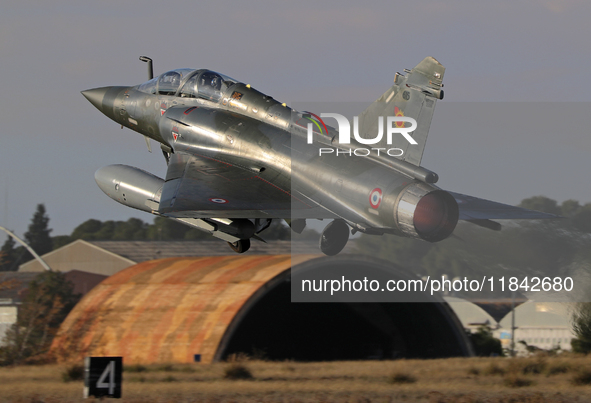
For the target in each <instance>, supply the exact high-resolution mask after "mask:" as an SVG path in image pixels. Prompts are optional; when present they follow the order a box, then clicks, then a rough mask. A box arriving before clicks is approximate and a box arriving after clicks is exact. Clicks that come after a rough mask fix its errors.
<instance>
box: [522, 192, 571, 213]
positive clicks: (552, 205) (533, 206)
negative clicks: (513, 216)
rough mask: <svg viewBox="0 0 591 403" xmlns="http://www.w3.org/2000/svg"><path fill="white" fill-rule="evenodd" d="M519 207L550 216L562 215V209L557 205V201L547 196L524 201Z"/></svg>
mask: <svg viewBox="0 0 591 403" xmlns="http://www.w3.org/2000/svg"><path fill="white" fill-rule="evenodd" d="M519 207H523V208H527V209H530V210H536V211H542V212H544V213H550V214H557V215H558V214H560V213H561V211H560V207H558V205H557V204H556V200H552V199H550V198H549V197H546V196H534V197H530V198H528V199H523V200H522V201H521V203H520V204H519Z"/></svg>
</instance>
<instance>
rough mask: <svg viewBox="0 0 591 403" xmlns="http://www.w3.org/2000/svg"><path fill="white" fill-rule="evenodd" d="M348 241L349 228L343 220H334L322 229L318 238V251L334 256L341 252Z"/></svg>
mask: <svg viewBox="0 0 591 403" xmlns="http://www.w3.org/2000/svg"><path fill="white" fill-rule="evenodd" d="M348 240H349V226H348V225H347V224H346V223H345V221H343V220H334V221H333V222H331V223H330V224H328V225H327V226H326V228H324V231H322V235H321V236H320V250H321V251H322V253H324V254H325V255H327V256H334V255H336V254H338V253H339V252H340V251H342V250H343V248H344V247H345V245H346V244H347V241H348Z"/></svg>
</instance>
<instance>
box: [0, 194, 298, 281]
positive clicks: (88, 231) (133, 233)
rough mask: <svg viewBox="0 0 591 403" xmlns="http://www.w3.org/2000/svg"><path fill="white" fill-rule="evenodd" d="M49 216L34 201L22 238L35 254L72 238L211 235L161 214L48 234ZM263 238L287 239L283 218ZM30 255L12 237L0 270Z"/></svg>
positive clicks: (0, 257) (176, 238)
mask: <svg viewBox="0 0 591 403" xmlns="http://www.w3.org/2000/svg"><path fill="white" fill-rule="evenodd" d="M51 232H52V229H51V228H49V216H48V214H47V211H46V209H45V206H44V205H43V204H39V205H37V209H36V211H35V213H34V214H33V218H32V219H31V223H30V224H29V227H28V230H27V232H26V233H25V234H24V238H25V241H26V242H27V243H28V244H29V245H30V246H31V247H32V248H33V250H34V251H35V252H36V253H37V254H38V255H40V256H41V255H44V254H46V253H48V252H51V251H52V250H55V249H58V248H60V247H62V246H64V245H67V244H69V243H71V242H74V241H75V240H77V239H84V240H86V241H181V240H187V241H194V240H208V239H212V237H211V236H210V235H208V234H207V233H205V232H203V231H199V230H198V229H195V228H191V227H189V226H187V225H184V224H181V223H180V222H178V221H174V220H170V219H168V218H164V217H155V218H154V221H153V222H152V223H151V224H149V223H146V222H144V221H142V220H140V219H139V218H130V219H128V220H127V221H112V220H108V221H100V220H96V219H89V220H86V221H84V222H83V223H82V224H80V225H78V226H77V227H76V228H74V230H73V231H72V233H71V234H70V235H58V236H53V237H52V236H51V235H50V234H51ZM264 238H265V240H278V239H280V240H285V239H290V230H289V227H287V226H286V225H285V224H283V222H282V220H273V222H272V223H271V226H270V227H269V228H267V229H266V230H265V232H264ZM31 259H33V256H32V255H31V254H30V253H29V252H28V251H27V250H26V249H25V248H24V247H22V246H18V247H17V246H16V242H15V241H14V239H12V237H8V239H7V240H6V241H5V242H4V244H3V245H2V248H1V249H0V272H1V271H16V270H18V267H19V266H20V265H22V264H23V263H26V262H28V261H29V260H31Z"/></svg>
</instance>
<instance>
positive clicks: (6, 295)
mask: <svg viewBox="0 0 591 403" xmlns="http://www.w3.org/2000/svg"><path fill="white" fill-rule="evenodd" d="M36 275H37V273H15V272H0V346H2V345H3V340H4V336H5V335H6V331H7V330H8V329H10V327H11V326H12V325H13V324H14V323H16V319H17V315H18V307H19V305H20V304H21V303H22V299H23V298H24V296H25V293H26V290H27V287H28V285H29V282H31V281H32V280H33V279H34V278H35V276H36Z"/></svg>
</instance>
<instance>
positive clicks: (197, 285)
mask: <svg viewBox="0 0 591 403" xmlns="http://www.w3.org/2000/svg"><path fill="white" fill-rule="evenodd" d="M313 257H315V256H313V255H301V256H294V257H292V256H291V255H251V254H249V255H240V256H236V255H232V256H213V257H197V258H168V259H160V260H155V261H149V262H144V263H140V264H137V265H134V266H131V267H129V268H127V269H125V270H123V271H121V272H119V273H117V274H115V275H113V276H111V277H109V278H107V279H106V280H105V281H103V282H102V283H101V284H99V285H98V286H96V287H95V288H94V289H93V290H92V291H91V292H90V293H88V294H87V295H86V296H85V297H84V298H83V299H82V301H80V303H78V305H77V306H76V307H75V308H74V310H73V311H72V312H71V313H70V315H69V316H68V317H67V319H66V320H65V321H64V323H63V324H62V327H61V328H60V332H59V333H58V335H57V336H56V338H55V339H54V342H53V345H52V352H53V353H55V354H56V356H57V357H58V360H59V361H73V360H80V359H82V358H83V357H84V356H88V355H97V356H100V355H113V356H123V357H125V362H126V364H134V363H143V364H150V363H155V362H179V363H187V362H193V357H194V354H201V360H202V362H205V363H208V362H212V361H213V360H214V357H215V355H216V352H217V350H218V348H219V345H220V342H221V340H222V337H223V336H224V334H225V332H226V331H227V329H228V326H229V325H230V324H231V323H232V321H233V320H234V319H235V317H236V315H237V314H238V312H239V311H240V309H241V308H242V307H243V306H244V305H245V303H246V302H247V301H248V300H249V299H250V298H251V297H252V296H253V294H255V292H257V291H258V290H259V289H261V288H262V287H263V286H264V285H265V284H266V283H267V282H268V281H269V280H271V279H273V278H275V277H276V276H278V275H280V274H281V273H284V272H285V271H286V270H289V269H290V267H291V266H292V263H293V264H294V265H295V264H299V263H301V262H304V261H307V260H310V259H312V258H313Z"/></svg>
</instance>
